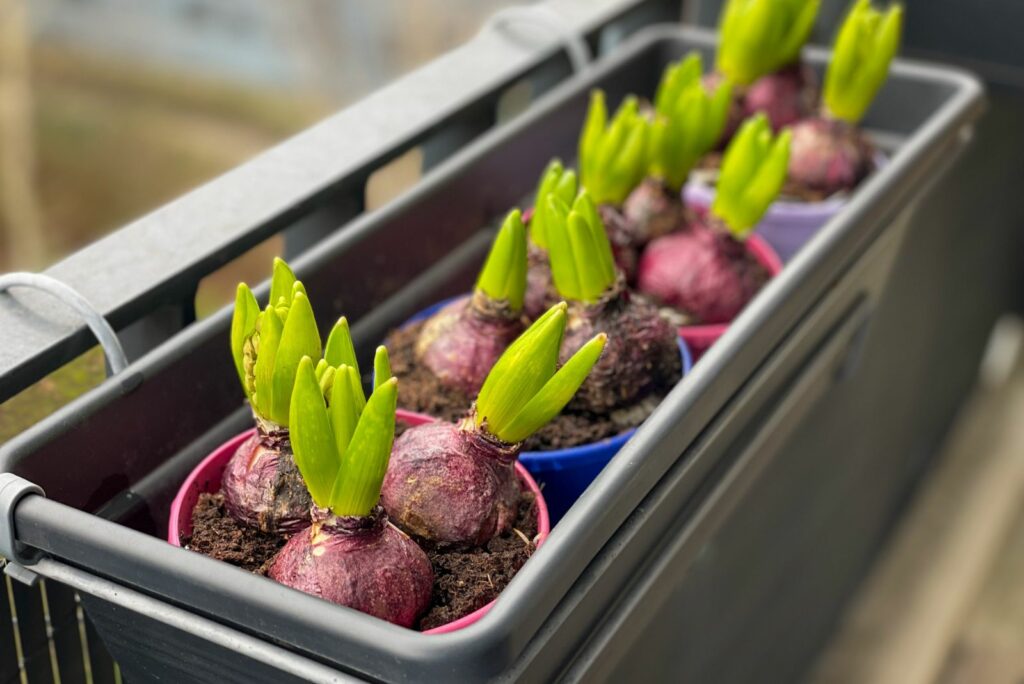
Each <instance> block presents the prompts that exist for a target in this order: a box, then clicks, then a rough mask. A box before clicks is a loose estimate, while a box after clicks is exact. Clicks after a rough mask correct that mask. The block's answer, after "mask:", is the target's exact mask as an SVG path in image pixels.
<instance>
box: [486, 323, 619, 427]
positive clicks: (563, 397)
mask: <svg viewBox="0 0 1024 684" xmlns="http://www.w3.org/2000/svg"><path fill="white" fill-rule="evenodd" d="M607 339H608V336H607V335H605V334H604V333H601V334H600V335H597V336H595V337H594V338H593V339H591V340H590V341H589V342H587V343H586V344H585V345H583V346H582V347H580V348H579V350H577V351H576V353H575V354H573V355H572V357H570V359H569V360H568V361H566V362H565V365H564V366H562V367H561V368H559V369H558V372H556V373H555V374H554V376H552V377H551V379H550V380H548V381H547V383H546V384H545V385H544V387H542V388H541V390H540V391H539V392H537V394H535V395H534V396H533V398H532V399H530V401H529V402H527V403H526V405H525V406H524V407H523V408H522V410H521V411H520V412H519V414H518V415H516V417H515V418H513V419H512V420H511V421H509V423H508V425H506V426H505V427H504V428H502V430H501V432H500V433H495V435H496V436H497V437H498V438H499V439H501V440H502V441H505V442H509V443H512V444H514V443H516V442H522V441H524V440H525V439H526V438H527V437H529V436H530V435H532V434H533V433H534V432H536V431H537V430H539V429H541V428H542V427H544V426H545V425H547V424H548V423H549V422H551V420H552V419H553V418H554V417H555V416H557V415H558V414H559V413H560V412H561V411H562V409H563V408H565V405H566V404H568V403H569V400H571V399H572V398H573V396H574V395H575V394H576V391H577V390H578V389H579V388H580V386H581V385H582V384H583V382H584V381H585V380H586V379H587V376H588V375H589V374H590V371H591V370H592V369H593V367H594V365H595V364H596V363H597V361H598V359H600V358H601V352H602V351H603V350H604V345H605V342H606V341H607Z"/></svg>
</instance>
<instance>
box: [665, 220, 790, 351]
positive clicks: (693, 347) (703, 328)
mask: <svg viewBox="0 0 1024 684" xmlns="http://www.w3.org/2000/svg"><path fill="white" fill-rule="evenodd" d="M745 244H746V246H747V249H748V250H749V251H750V253H751V255H753V257H754V258H755V259H757V261H758V263H760V264H761V265H762V266H764V268H765V270H766V271H768V274H769V275H770V276H771V277H773V278H774V277H775V276H777V275H778V274H779V272H781V271H782V260H781V259H780V258H779V255H778V254H776V253H775V250H773V249H772V247H771V245H769V244H768V243H767V242H766V241H765V240H764V239H762V238H761V237H759V236H757V235H751V236H750V237H748V238H747V240H746V243H745ZM728 327H729V324H728V323H713V324H711V325H683V326H680V328H679V336H680V337H681V338H683V339H684V340H685V341H686V346H688V347H689V348H690V354H692V355H693V360H694V362H695V363H696V361H697V360H698V359H700V357H702V356H703V355H704V352H706V351H707V350H708V349H709V348H710V347H711V345H712V344H714V343H715V342H716V341H717V340H718V338H719V337H721V336H722V335H723V334H725V331H726V330H727V329H728Z"/></svg>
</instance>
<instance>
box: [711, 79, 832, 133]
mask: <svg viewBox="0 0 1024 684" xmlns="http://www.w3.org/2000/svg"><path fill="white" fill-rule="evenodd" d="M724 80H725V77H724V76H723V75H722V74H720V73H719V72H717V71H713V72H711V73H708V74H705V75H704V77H703V79H702V82H703V84H704V87H705V89H707V90H708V91H709V92H713V91H714V89H716V88H717V87H718V86H719V85H721V84H722V83H723V82H724ZM819 93H820V88H819V87H818V77H817V75H816V74H815V73H814V70H813V69H811V68H810V67H808V66H807V65H805V64H802V63H799V64H791V65H789V66H788V67H785V68H783V69H780V70H778V71H776V72H774V73H771V74H766V75H764V76H762V77H761V78H759V79H757V80H756V81H754V82H753V83H751V84H750V85H748V86H737V85H734V86H733V90H732V102H731V103H730V104H729V113H728V114H727V115H726V119H725V126H724V127H723V129H722V137H721V138H720V139H719V143H718V148H719V149H724V148H725V146H726V145H727V144H728V142H729V141H730V140H732V138H733V136H734V135H735V134H736V131H737V130H739V127H740V125H741V124H742V123H743V122H744V121H745V120H746V119H748V118H750V117H751V116H753V115H755V114H757V113H758V112H763V113H764V114H765V116H767V117H768V123H769V124H770V125H771V127H772V130H774V131H775V132H778V131H780V130H782V128H784V127H785V126H790V125H792V124H794V123H796V122H797V121H799V120H801V119H803V118H804V117H807V116H810V115H811V114H812V113H813V112H814V109H815V107H816V106H817V103H818V99H819Z"/></svg>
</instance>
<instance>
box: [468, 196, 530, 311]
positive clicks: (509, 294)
mask: <svg viewBox="0 0 1024 684" xmlns="http://www.w3.org/2000/svg"><path fill="white" fill-rule="evenodd" d="M476 287H477V289H478V290H481V291H483V293H484V294H485V295H487V296H488V297H489V298H490V299H492V300H494V301H505V302H508V305H509V307H510V308H511V309H512V311H514V312H517V311H520V310H522V308H523V297H524V296H525V293H526V227H525V226H523V220H522V217H521V216H520V214H519V210H518V209H514V210H513V211H511V212H509V214H508V216H507V217H506V218H505V222H504V224H503V225H502V226H501V230H499V231H498V235H497V237H496V238H495V239H494V244H493V245H492V246H491V251H490V253H489V254H488V255H487V261H486V262H485V263H484V267H483V269H482V270H481V271H480V276H479V278H478V279H477V282H476Z"/></svg>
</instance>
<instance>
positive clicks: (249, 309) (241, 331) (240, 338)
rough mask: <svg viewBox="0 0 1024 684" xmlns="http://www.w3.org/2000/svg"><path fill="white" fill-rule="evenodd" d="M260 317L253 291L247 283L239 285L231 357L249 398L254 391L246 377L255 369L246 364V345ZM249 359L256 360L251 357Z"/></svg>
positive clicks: (233, 322) (233, 323)
mask: <svg viewBox="0 0 1024 684" xmlns="http://www.w3.org/2000/svg"><path fill="white" fill-rule="evenodd" d="M259 316H260V305H259V304H257V303H256V297H255V296H254V295H253V293H252V290H250V289H249V286H248V285H246V284H245V283H239V284H238V290H237V291H236V292H235V312H234V314H233V315H232V317H231V355H232V356H233V357H234V359H235V370H237V371H238V379H239V381H240V382H241V383H242V389H243V390H244V391H245V396H246V397H247V398H249V397H251V396H252V392H253V390H252V389H251V385H250V384H249V383H247V382H246V376H248V375H251V374H252V372H253V369H252V366H251V364H249V365H247V364H246V358H247V357H246V354H245V343H246V340H247V339H248V338H249V336H251V335H252V333H253V331H254V330H256V319H258V318H259ZM249 359H250V360H251V361H254V360H255V359H254V358H252V357H251V356H250V357H249Z"/></svg>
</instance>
